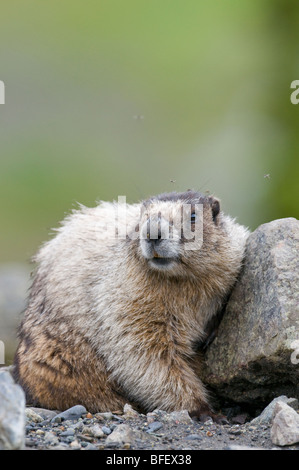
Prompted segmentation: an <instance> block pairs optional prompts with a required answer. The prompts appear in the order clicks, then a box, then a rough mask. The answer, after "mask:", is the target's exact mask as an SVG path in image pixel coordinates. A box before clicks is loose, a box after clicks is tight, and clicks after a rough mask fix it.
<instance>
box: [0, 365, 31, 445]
mask: <svg viewBox="0 0 299 470" xmlns="http://www.w3.org/2000/svg"><path fill="white" fill-rule="evenodd" d="M25 423H26V418H25V394H24V392H23V390H22V388H21V387H20V386H19V385H17V384H15V383H14V381H13V379H12V377H11V375H10V373H9V372H7V371H2V372H0V449H1V450H17V449H23V448H24V445H25Z"/></svg>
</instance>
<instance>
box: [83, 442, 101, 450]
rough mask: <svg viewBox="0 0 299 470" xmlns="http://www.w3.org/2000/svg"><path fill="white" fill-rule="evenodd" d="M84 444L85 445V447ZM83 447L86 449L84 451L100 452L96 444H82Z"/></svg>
mask: <svg viewBox="0 0 299 470" xmlns="http://www.w3.org/2000/svg"><path fill="white" fill-rule="evenodd" d="M83 444H85V445H84V446H83ZM81 446H82V447H84V450H98V448H97V447H96V446H95V445H94V444H90V443H86V442H82V443H81Z"/></svg>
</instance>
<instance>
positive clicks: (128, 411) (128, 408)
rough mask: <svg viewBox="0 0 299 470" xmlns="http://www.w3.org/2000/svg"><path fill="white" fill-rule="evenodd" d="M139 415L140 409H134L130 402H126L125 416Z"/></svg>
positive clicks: (136, 416) (133, 416)
mask: <svg viewBox="0 0 299 470" xmlns="http://www.w3.org/2000/svg"><path fill="white" fill-rule="evenodd" d="M138 416H139V413H138V411H136V410H134V408H133V407H132V406H131V405H129V403H126V404H125V406H124V418H138Z"/></svg>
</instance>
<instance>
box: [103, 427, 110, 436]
mask: <svg viewBox="0 0 299 470" xmlns="http://www.w3.org/2000/svg"><path fill="white" fill-rule="evenodd" d="M102 431H103V432H104V434H107V435H109V434H111V432H112V431H111V429H110V428H108V426H102Z"/></svg>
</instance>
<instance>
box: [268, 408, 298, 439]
mask: <svg viewBox="0 0 299 470" xmlns="http://www.w3.org/2000/svg"><path fill="white" fill-rule="evenodd" d="M270 437H271V441H272V442H273V444H275V445H278V446H289V445H292V444H296V443H298V442H299V415H298V413H297V412H296V411H295V410H293V408H291V407H290V406H288V405H287V404H286V403H284V402H282V401H278V402H277V403H276V404H275V408H274V418H273V423H272V428H271V432H270Z"/></svg>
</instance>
